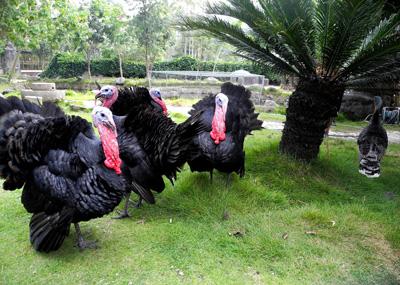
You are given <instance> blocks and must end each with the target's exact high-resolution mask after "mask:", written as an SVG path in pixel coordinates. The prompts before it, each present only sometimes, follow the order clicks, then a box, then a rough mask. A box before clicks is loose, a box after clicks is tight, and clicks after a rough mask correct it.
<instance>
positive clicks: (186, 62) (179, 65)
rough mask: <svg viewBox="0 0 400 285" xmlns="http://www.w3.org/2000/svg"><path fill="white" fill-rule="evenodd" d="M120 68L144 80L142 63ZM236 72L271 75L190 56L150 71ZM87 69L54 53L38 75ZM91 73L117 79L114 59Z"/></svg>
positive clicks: (80, 60)
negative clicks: (45, 67) (44, 68)
mask: <svg viewBox="0 0 400 285" xmlns="http://www.w3.org/2000/svg"><path fill="white" fill-rule="evenodd" d="M122 69H123V72H124V76H125V77H128V78H129V77H130V78H144V77H146V67H145V65H144V64H143V63H136V62H133V61H124V62H123V63H122ZM238 69H245V70H247V71H249V72H251V73H256V74H263V75H265V76H266V77H268V78H272V77H273V76H274V75H273V74H272V73H271V72H269V71H267V70H265V69H264V70H263V69H261V68H260V67H259V66H257V65H254V64H252V63H249V62H217V63H215V62H211V61H198V60H196V59H195V58H192V57H188V56H186V57H180V58H176V59H174V60H171V61H163V62H156V63H155V64H154V66H153V70H160V71H166V70H188V71H195V70H205V71H212V70H215V71H224V72H232V71H235V70H238ZM86 70H87V64H86V61H85V59H84V57H83V56H82V55H79V54H73V53H62V54H57V55H56V56H55V57H54V58H53V59H52V60H51V62H50V64H49V66H48V67H47V69H46V70H45V71H44V72H43V73H42V76H43V77H50V78H54V77H63V78H70V77H76V76H80V75H82V74H83V73H84V72H85V71H86ZM91 71H92V74H93V75H101V76H106V77H117V76H119V74H120V73H119V61H118V58H115V57H114V58H100V59H95V60H93V61H92V62H91Z"/></svg>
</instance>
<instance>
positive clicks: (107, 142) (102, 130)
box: [97, 124, 121, 174]
mask: <svg viewBox="0 0 400 285" xmlns="http://www.w3.org/2000/svg"><path fill="white" fill-rule="evenodd" d="M97 128H98V130H99V134H100V141H101V145H102V146H103V152H104V156H105V157H106V159H105V161H104V164H105V166H106V167H107V168H110V169H113V170H114V171H115V173H117V174H121V159H120V157H119V146H118V140H117V131H116V130H115V126H114V129H112V128H110V127H108V126H105V125H103V124H99V125H98V126H97Z"/></svg>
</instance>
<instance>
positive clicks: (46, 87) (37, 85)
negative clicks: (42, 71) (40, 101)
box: [31, 82, 56, 91]
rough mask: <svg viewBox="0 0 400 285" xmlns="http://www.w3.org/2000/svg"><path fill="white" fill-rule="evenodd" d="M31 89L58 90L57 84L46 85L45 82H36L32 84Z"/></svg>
mask: <svg viewBox="0 0 400 285" xmlns="http://www.w3.org/2000/svg"><path fill="white" fill-rule="evenodd" d="M31 89H32V90H45V91H49V90H56V84H55V83H45V82H35V83H31Z"/></svg>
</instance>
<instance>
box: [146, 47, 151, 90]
mask: <svg viewBox="0 0 400 285" xmlns="http://www.w3.org/2000/svg"><path fill="white" fill-rule="evenodd" d="M145 57H146V77H147V81H148V83H149V88H151V72H150V58H149V49H148V47H147V45H146V47H145Z"/></svg>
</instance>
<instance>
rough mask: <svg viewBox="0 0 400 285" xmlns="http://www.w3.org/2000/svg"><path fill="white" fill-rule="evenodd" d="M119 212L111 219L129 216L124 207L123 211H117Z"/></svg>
mask: <svg viewBox="0 0 400 285" xmlns="http://www.w3.org/2000/svg"><path fill="white" fill-rule="evenodd" d="M117 213H118V214H119V215H118V216H116V217H112V219H116V220H120V219H125V218H130V217H131V215H129V213H128V210H126V209H124V210H123V211H117Z"/></svg>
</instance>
